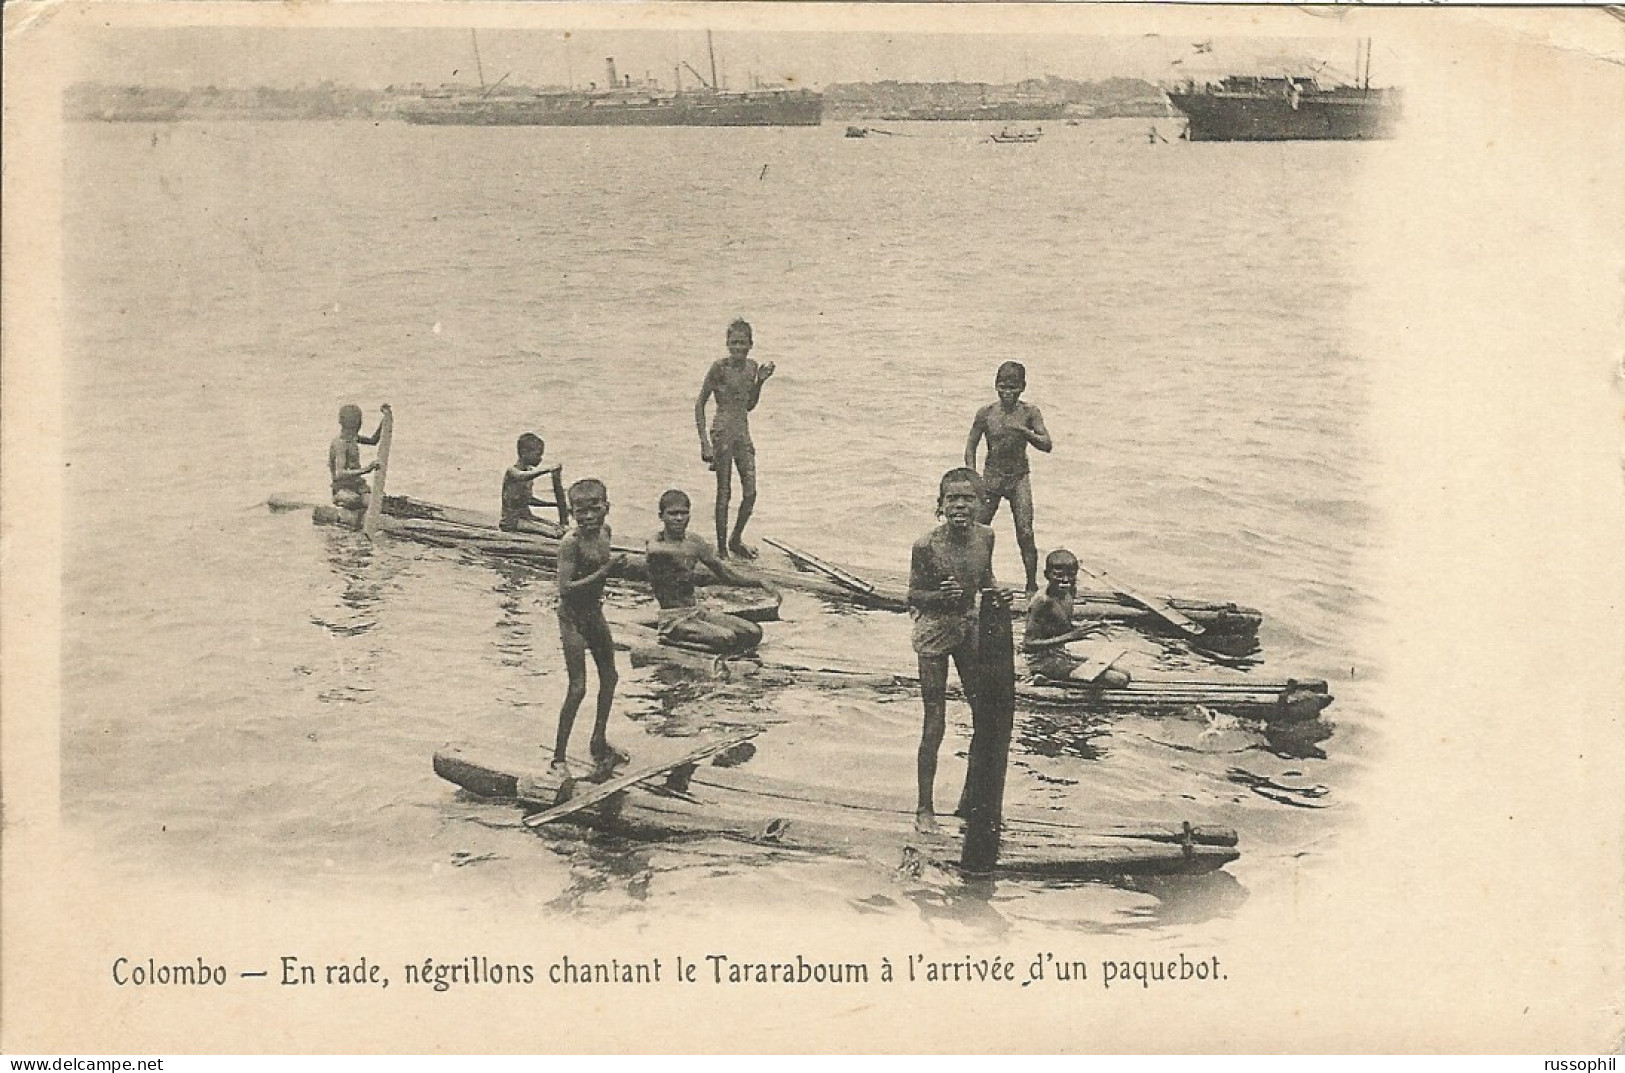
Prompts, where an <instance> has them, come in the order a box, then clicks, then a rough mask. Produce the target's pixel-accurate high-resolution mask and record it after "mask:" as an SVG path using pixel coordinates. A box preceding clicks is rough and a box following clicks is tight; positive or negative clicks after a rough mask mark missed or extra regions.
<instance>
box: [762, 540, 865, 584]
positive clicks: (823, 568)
mask: <svg viewBox="0 0 1625 1073" xmlns="http://www.w3.org/2000/svg"><path fill="white" fill-rule="evenodd" d="M762 543H764V544H768V545H771V546H772V547H775V548H778V549H779V550H780V551H782V552H784V554H786V555H788V556H789V557H790V558H791V560H792V561H794V562H796V563H799V564H801V565H803V566H805V567H807V568H808V569H809V570H813V571H815V572H817V573H820V574H823V575H824V576H825V577H827V578H829V579H830V580H831V581H833V582H835V583H836V584H837V585H841V586H843V587H845V588H848V589H851V590H852V591H853V592H858V593H862V594H863V595H864V596H873V595H874V594H875V587H874V586H873V585H871V584H869V583H868V582H867V581H865V580H863V579H862V578H861V577H858V576H857V575H856V574H854V573H852V572H851V571H849V570H842V569H841V568H840V567H838V566H836V565H834V564H833V563H826V562H825V561H824V560H822V559H820V558H818V556H816V555H812V554H810V553H808V552H805V551H802V550H800V549H799V548H792V547H791V546H790V545H788V544H785V543H782V542H780V541H777V540H774V539H773V538H772V537H763V538H762Z"/></svg>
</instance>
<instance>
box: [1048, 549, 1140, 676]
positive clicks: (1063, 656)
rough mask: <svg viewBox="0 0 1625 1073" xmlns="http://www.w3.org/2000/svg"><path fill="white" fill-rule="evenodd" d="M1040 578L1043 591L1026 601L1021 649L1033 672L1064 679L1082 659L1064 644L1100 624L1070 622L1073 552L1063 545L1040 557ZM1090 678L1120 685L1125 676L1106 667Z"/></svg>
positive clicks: (1075, 580) (1075, 561) (1074, 577)
mask: <svg viewBox="0 0 1625 1073" xmlns="http://www.w3.org/2000/svg"><path fill="white" fill-rule="evenodd" d="M1044 581H1045V588H1044V591H1043V592H1041V593H1037V594H1036V595H1034V596H1033V598H1032V601H1031V602H1030V603H1029V604H1028V605H1027V629H1026V632H1025V634H1024V635H1023V637H1022V641H1021V650H1022V651H1023V652H1025V653H1027V669H1028V670H1029V671H1031V672H1032V673H1033V674H1036V675H1041V676H1042V677H1044V678H1048V679H1051V680H1052V681H1056V682H1065V681H1067V680H1068V679H1070V678H1071V677H1072V672H1073V671H1075V670H1076V669H1077V668H1078V667H1079V666H1080V665H1081V664H1082V663H1083V662H1084V661H1083V660H1081V659H1078V658H1077V657H1075V656H1073V655H1071V654H1070V653H1068V652H1067V650H1066V646H1067V645H1068V644H1069V643H1071V642H1072V641H1081V640H1082V639H1083V638H1085V637H1087V636H1088V635H1089V634H1091V633H1093V632H1094V631H1095V630H1097V629H1099V628H1100V626H1099V624H1098V623H1090V624H1089V625H1086V626H1078V627H1074V626H1073V625H1072V602H1073V598H1074V597H1075V596H1076V595H1077V591H1078V557H1077V556H1076V555H1073V554H1072V553H1071V552H1070V551H1067V550H1066V549H1065V548H1056V549H1055V550H1054V551H1052V552H1050V553H1049V555H1048V556H1046V557H1045V559H1044ZM1094 681H1095V682H1096V683H1097V684H1099V685H1103V686H1113V687H1121V686H1126V685H1128V682H1129V676H1128V675H1127V674H1125V673H1124V672H1122V671H1118V670H1110V669H1108V670H1106V671H1104V672H1102V673H1101V674H1100V676H1099V677H1097V678H1095V679H1094Z"/></svg>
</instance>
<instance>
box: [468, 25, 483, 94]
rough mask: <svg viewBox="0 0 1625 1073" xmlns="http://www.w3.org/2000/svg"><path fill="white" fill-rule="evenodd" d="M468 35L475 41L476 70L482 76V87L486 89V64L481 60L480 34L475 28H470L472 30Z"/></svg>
mask: <svg viewBox="0 0 1625 1073" xmlns="http://www.w3.org/2000/svg"><path fill="white" fill-rule="evenodd" d="M468 36H469V37H470V38H472V39H473V41H474V70H475V71H476V72H478V73H479V76H480V88H481V89H484V88H485V64H483V63H481V62H480V35H479V34H477V33H475V32H474V31H473V30H470V31H468Z"/></svg>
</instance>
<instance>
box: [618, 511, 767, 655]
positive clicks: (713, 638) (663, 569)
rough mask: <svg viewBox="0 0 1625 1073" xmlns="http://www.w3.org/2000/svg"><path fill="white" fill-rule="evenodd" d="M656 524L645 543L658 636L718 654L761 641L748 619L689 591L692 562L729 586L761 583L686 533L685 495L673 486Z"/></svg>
mask: <svg viewBox="0 0 1625 1073" xmlns="http://www.w3.org/2000/svg"><path fill="white" fill-rule="evenodd" d="M659 509H660V524H661V525H662V526H663V527H664V528H662V529H661V531H660V532H658V533H656V534H655V535H654V536H652V537H650V538H649V542H648V544H647V546H646V547H645V553H646V554H647V556H648V564H649V587H650V588H651V589H653V590H654V594H655V599H656V600H658V601H660V639H661V640H662V641H664V642H676V643H678V644H686V645H694V646H697V647H700V648H704V649H705V650H706V651H709V652H715V653H717V654H718V655H724V656H731V655H736V654H738V653H741V652H748V651H750V650H751V649H753V648H755V647H756V645H757V644H758V643H759V642H760V641H761V639H762V628H761V627H760V626H758V625H757V624H756V623H754V622H752V621H750V620H749V619H743V618H740V617H739V616H738V615H729V614H726V613H724V612H721V611H713V610H709V609H707V608H703V607H701V606H699V601H698V600H697V599H696V598H695V595H694V564H695V563H696V562H701V563H704V564H705V565H706V566H707V567H709V568H710V570H711V572H712V573H713V574H715V575H716V576H717V577H719V578H721V579H722V580H723V581H726V582H728V583H729V584H731V585H758V586H759V585H761V582H760V581H757V580H755V579H753V578H748V577H745V576H744V575H742V574H739V573H736V572H735V571H734V570H732V569H730V568H729V567H728V565H727V564H726V563H724V562H723V561H722V560H721V559H720V558H718V557H717V554H716V552H714V551H712V550H711V548H710V546H709V545H707V544H706V543H705V541H703V540H700V539H699V538H698V537H692V536H689V535H688V518H689V511H690V504H689V499H688V495H687V493H685V492H680V491H678V490H676V489H672V490H671V491H668V492H666V493H665V494H664V495H662V496H661V497H660V507H659Z"/></svg>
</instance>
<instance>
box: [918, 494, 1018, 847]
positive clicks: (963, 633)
mask: <svg viewBox="0 0 1625 1073" xmlns="http://www.w3.org/2000/svg"><path fill="white" fill-rule="evenodd" d="M980 495H981V478H979V477H978V476H977V474H976V471H975V470H973V469H969V468H965V469H951V470H949V471H948V472H947V473H945V474H943V475H942V480H941V482H940V483H939V484H938V485H937V515H938V516H939V517H941V518H942V519H943V524H941V525H939V526H937V527H936V528H935V529H933V530H931V531H930V532H929V533H927V534H925V535H924V536H923V537H921V538H920V539H919V540H916V541H915V542H914V550H913V554H912V558H911V562H910V565H909V578H908V605H909V608H910V613H911V614H912V615H913V616H914V629H913V643H914V651H915V653H916V654H917V655H918V656H919V668H920V696H921V698H922V699H923V701H924V704H925V726H924V729H923V731H922V732H921V735H920V749H919V753H918V756H917V757H916V773H917V775H918V780H919V797H918V801H917V805H916V809H915V813H914V826H915V828H916V829H918V830H919V831H921V832H922V833H927V834H929V833H932V832H934V831H936V830H937V821H936V805H935V799H934V793H933V791H934V788H935V784H936V778H937V750H938V749H939V748H940V747H941V745H942V737H943V732H944V730H945V729H946V725H947V715H948V660H949V657H952V658H953V661H954V667H955V668H956V669H957V670H958V671H959V684H960V687H961V688H963V689H964V691H965V696H966V699H967V700H969V701H970V702H971V704H972V706H973V707H974V705H975V696H974V695H975V689H976V685H975V683H976V681H977V673H978V672H977V665H976V597H977V594H978V593H980V592H982V591H984V590H991V589H994V587H995V582H994V580H993V530H992V529H989V528H988V527H987V526H985V525H980V524H978V523H977V521H976V506H977V502H978V499H979V498H980ZM999 596H1000V597H1001V598H1002V593H1001V594H999Z"/></svg>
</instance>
